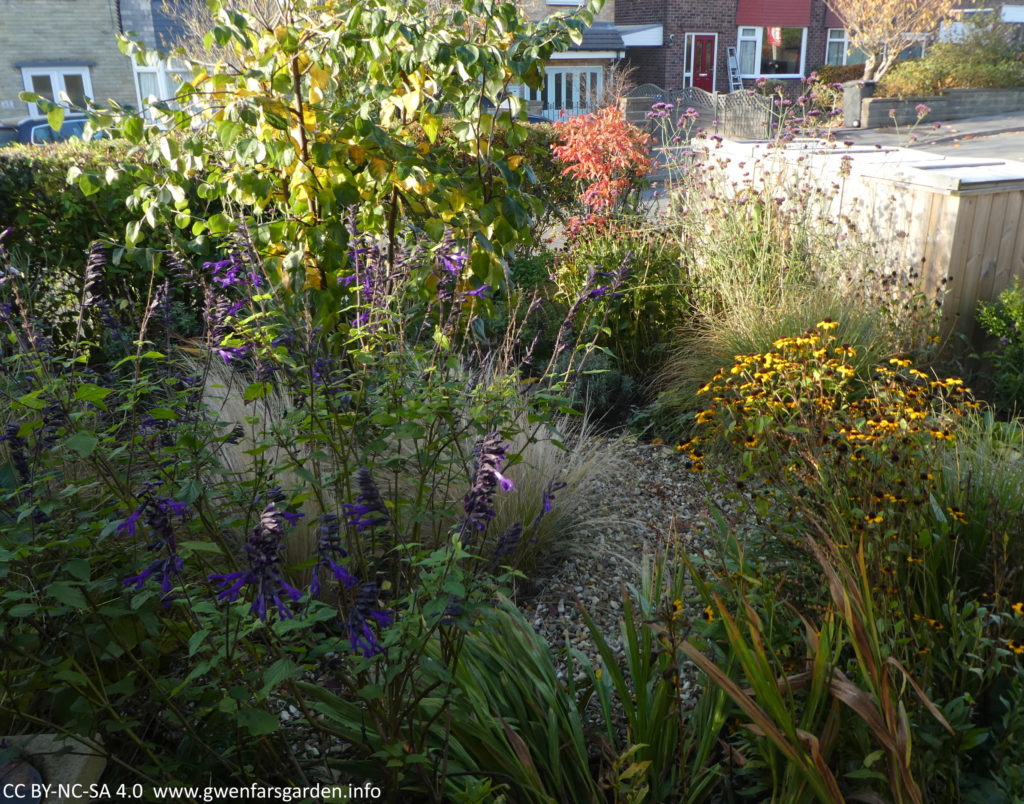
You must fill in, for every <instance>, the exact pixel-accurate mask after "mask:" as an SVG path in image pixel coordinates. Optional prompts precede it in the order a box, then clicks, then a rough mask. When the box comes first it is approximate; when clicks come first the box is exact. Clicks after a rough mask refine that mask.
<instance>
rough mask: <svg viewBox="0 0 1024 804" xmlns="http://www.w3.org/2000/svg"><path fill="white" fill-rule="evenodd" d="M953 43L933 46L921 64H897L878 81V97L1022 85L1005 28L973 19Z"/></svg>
mask: <svg viewBox="0 0 1024 804" xmlns="http://www.w3.org/2000/svg"><path fill="white" fill-rule="evenodd" d="M965 25H966V31H965V35H964V36H963V37H962V38H961V39H959V40H958V41H955V42H937V43H935V44H933V45H931V46H929V48H928V52H927V53H926V54H925V56H924V58H923V59H919V60H916V61H906V62H901V63H899V64H897V65H896V66H895V67H893V69H892V70H890V71H889V72H887V73H886V74H885V76H883V78H882V80H881V81H879V84H878V90H877V92H876V95H878V96H879V97H897V98H901V97H908V96H914V95H937V94H939V93H940V92H941V91H942V90H944V89H995V88H999V87H1019V86H1024V62H1022V61H1021V58H1020V48H1019V45H1017V44H1016V43H1015V40H1014V36H1013V33H1012V31H1011V26H1008V25H1004V24H1001V23H999V22H996V21H993V20H992V19H991V15H977V17H976V19H974V20H971V21H968V22H967V23H965Z"/></svg>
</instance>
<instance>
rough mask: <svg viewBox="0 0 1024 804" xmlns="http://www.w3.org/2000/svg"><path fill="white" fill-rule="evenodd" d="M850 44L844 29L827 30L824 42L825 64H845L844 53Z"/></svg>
mask: <svg viewBox="0 0 1024 804" xmlns="http://www.w3.org/2000/svg"><path fill="white" fill-rule="evenodd" d="M849 49H850V43H849V42H848V41H847V39H846V29H845V28H829V29H828V39H827V40H826V42H825V64H846V52H847V51H848V50H849Z"/></svg>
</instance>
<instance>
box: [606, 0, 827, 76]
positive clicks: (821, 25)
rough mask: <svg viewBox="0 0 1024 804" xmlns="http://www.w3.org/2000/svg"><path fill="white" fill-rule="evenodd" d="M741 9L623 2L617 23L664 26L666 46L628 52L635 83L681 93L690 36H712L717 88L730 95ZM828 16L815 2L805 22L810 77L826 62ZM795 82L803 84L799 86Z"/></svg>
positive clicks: (675, 0) (690, 1)
mask: <svg viewBox="0 0 1024 804" xmlns="http://www.w3.org/2000/svg"><path fill="white" fill-rule="evenodd" d="M789 5H790V3H778V4H776V3H774V2H771V1H770V0H765V1H764V4H763V7H762V8H763V13H765V14H768V15H770V14H772V13H774V12H773V9H775V8H779V7H781V6H789ZM737 6H738V2H737V0H618V2H617V3H616V4H615V22H616V23H617V24H619V25H642V24H650V23H661V24H663V25H664V26H665V28H664V42H665V44H664V45H663V46H661V47H648V48H631V49H630V50H629V51H628V52H627V55H626V62H627V63H628V64H629V65H630V66H631V67H633V68H635V72H634V74H633V80H634V82H635V83H638V84H641V83H651V84H656V85H658V86H660V87H661V88H663V89H666V90H669V91H672V90H677V89H680V88H682V86H683V74H684V71H685V65H684V58H685V51H686V34H687V33H713V34H717V36H718V58H717V62H716V64H715V89H716V90H717V91H718V92H728V91H729V78H728V70H727V53H726V48H729V47H735V46H736V39H737V34H738V30H739V24H738V22H737ZM826 11H827V7H826V5H825V2H824V0H810V14H809V18H808V19H807V21H806V23H805V26H806V27H807V29H808V30H807V50H806V56H805V60H804V73H805V74H808V73H810V72H811V70H813V69H815V68H817V67H820V66H821V65H822V64H824V63H825V47H826V40H827V28H828V25H827V24H826ZM801 19H802V18H801ZM747 83H749V82H747ZM792 83H794V84H798V81H796V80H794V81H793V82H792Z"/></svg>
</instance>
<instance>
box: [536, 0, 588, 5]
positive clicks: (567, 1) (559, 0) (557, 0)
mask: <svg viewBox="0 0 1024 804" xmlns="http://www.w3.org/2000/svg"><path fill="white" fill-rule="evenodd" d="M544 3H545V5H549V6H582V5H583V0H544Z"/></svg>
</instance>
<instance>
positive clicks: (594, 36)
mask: <svg viewBox="0 0 1024 804" xmlns="http://www.w3.org/2000/svg"><path fill="white" fill-rule="evenodd" d="M624 47H625V45H624V44H623V42H622V35H621V34H620V33H619V32H618V31H617V30H616V29H615V25H614V24H612V23H610V22H595V23H594V24H593V25H591V26H590V27H589V28H587V29H586V30H585V31H583V41H581V42H580V43H579V44H578V45H573V46H572V47H570V48H569V50H571V51H572V50H622V49H623V48H624Z"/></svg>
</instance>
